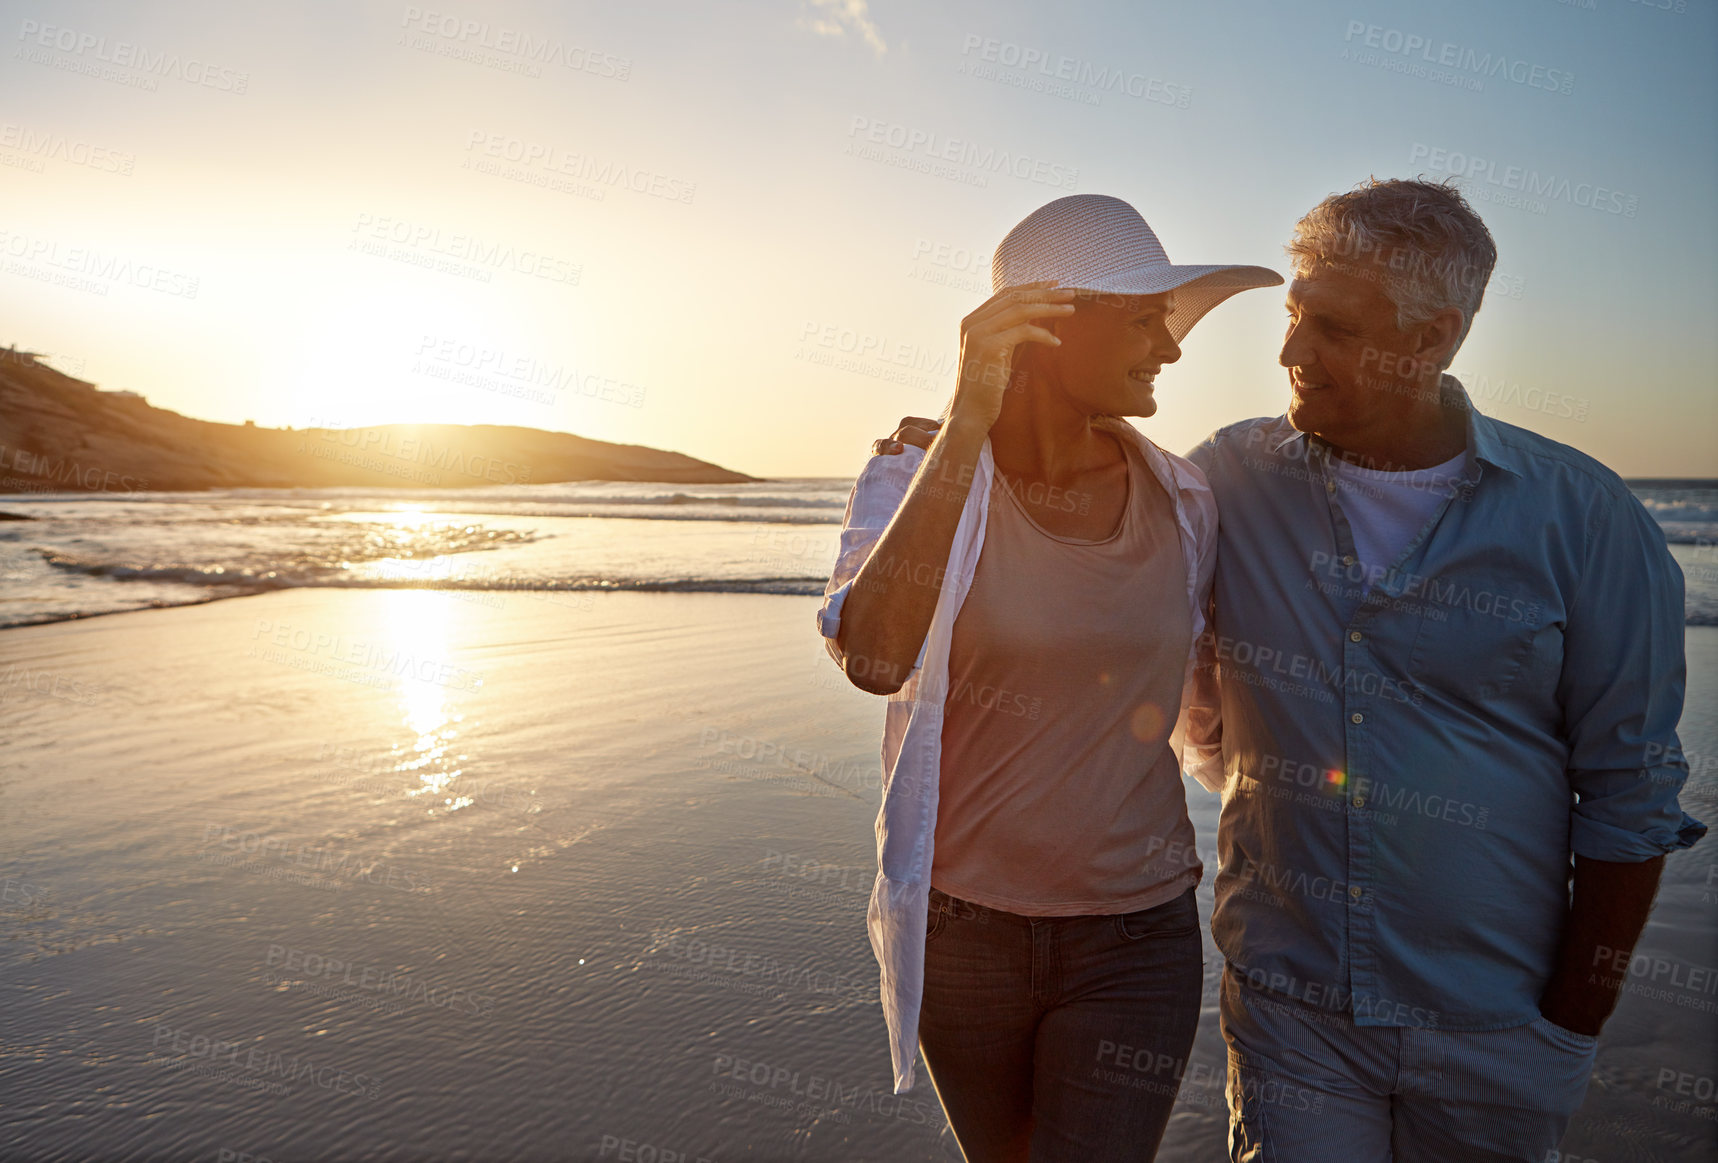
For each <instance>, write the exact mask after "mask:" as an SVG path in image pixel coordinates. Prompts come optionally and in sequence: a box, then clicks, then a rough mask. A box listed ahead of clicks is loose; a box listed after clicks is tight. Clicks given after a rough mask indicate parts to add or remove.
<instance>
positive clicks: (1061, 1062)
mask: <svg viewBox="0 0 1718 1163" xmlns="http://www.w3.org/2000/svg"><path fill="white" fill-rule="evenodd" d="M1203 976H1204V956H1203V952H1202V949H1201V946H1200V937H1199V906H1198V904H1197V903H1196V902H1195V899H1194V896H1193V890H1192V889H1191V888H1190V889H1188V890H1187V891H1186V892H1185V893H1183V894H1182V895H1181V896H1179V897H1177V898H1176V899H1174V900H1172V901H1170V902H1169V903H1167V904H1162V905H1158V906H1157V907H1156V908H1150V909H1141V910H1139V911H1138V912H1133V913H1111V914H1103V915H1095V916H1078V917H1027V916H1020V915H1019V914H1016V913H1007V912H1002V911H1001V910H999V909H991V908H986V907H984V906H983V905H975V904H972V903H970V902H968V901H963V900H961V899H959V898H958V897H952V896H949V895H948V894H947V893H945V892H942V891H940V890H938V889H934V888H933V889H931V893H930V917H929V920H928V921H927V922H926V926H925V993H924V1002H923V1005H922V1008H921V1010H920V1013H919V1050H920V1052H921V1053H922V1054H923V1055H924V1059H925V1066H926V1067H927V1068H928V1070H929V1073H930V1076H931V1083H932V1085H934V1086H935V1087H936V1092H937V1097H938V1098H939V1099H941V1100H942V1104H943V1110H944V1111H945V1112H947V1114H948V1119H949V1124H950V1125H951V1126H952V1127H953V1128H954V1133H955V1138H956V1139H957V1140H958V1141H959V1143H960V1148H961V1151H962V1153H963V1154H964V1155H965V1156H966V1158H967V1160H968V1163H1020V1161H1027V1160H1029V1161H1030V1163H1052V1161H1061V1160H1077V1161H1078V1163H1106V1161H1108V1160H1112V1159H1126V1160H1139V1159H1151V1158H1152V1157H1153V1156H1155V1155H1156V1154H1157V1145H1158V1143H1159V1142H1160V1141H1161V1140H1162V1138H1163V1129H1164V1127H1165V1126H1166V1125H1167V1124H1168V1122H1169V1111H1170V1108H1171V1107H1172V1106H1174V1104H1175V1094H1176V1090H1177V1088H1178V1087H1179V1085H1180V1079H1181V1074H1182V1071H1183V1070H1184V1069H1185V1067H1186V1062H1187V1054H1188V1051H1189V1050H1190V1049H1191V1048H1192V1045H1193V1032H1194V1030H1195V1028H1196V1027H1197V1026H1198V1024H1199V1001H1200V995H1201V990H1202V983H1203Z"/></svg>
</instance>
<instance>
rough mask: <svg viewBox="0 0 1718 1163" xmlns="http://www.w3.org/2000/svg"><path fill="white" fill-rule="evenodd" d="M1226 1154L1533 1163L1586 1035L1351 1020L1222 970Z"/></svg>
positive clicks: (1554, 1133)
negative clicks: (1226, 1064)
mask: <svg viewBox="0 0 1718 1163" xmlns="http://www.w3.org/2000/svg"><path fill="white" fill-rule="evenodd" d="M1221 1013H1222V1023H1223V1040H1224V1041H1225V1042H1226V1043H1227V1044H1228V1047H1229V1073H1228V1095H1229V1158H1230V1159H1231V1160H1233V1161H1234V1163H1335V1161H1337V1160H1341V1161H1342V1163H1383V1161H1393V1163H1421V1161H1425V1163H1434V1161H1436V1163H1445V1161H1448V1160H1461V1161H1462V1163H1501V1161H1503V1160H1510V1161H1524V1163H1525V1161H1531V1163H1541V1161H1542V1160H1544V1159H1545V1158H1547V1152H1550V1151H1552V1150H1553V1149H1554V1148H1556V1146H1557V1144H1558V1142H1559V1141H1560V1140H1561V1139H1562V1137H1563V1131H1564V1129H1565V1128H1566V1127H1567V1126H1568V1124H1569V1120H1570V1118H1572V1117H1573V1116H1574V1113H1575V1111H1576V1109H1577V1108H1578V1107H1579V1106H1580V1105H1581V1099H1582V1098H1583V1097H1584V1096H1585V1095H1586V1092H1587V1079H1588V1076H1589V1075H1590V1074H1591V1073H1592V1069H1593V1052H1594V1050H1595V1048H1596V1047H1597V1045H1598V1039H1596V1038H1591V1037H1588V1036H1587V1035H1585V1034H1577V1033H1574V1032H1573V1031H1570V1030H1565V1029H1563V1028H1562V1027H1561V1026H1554V1025H1552V1024H1551V1023H1550V1022H1548V1021H1546V1020H1545V1019H1544V1018H1536V1019H1534V1020H1533V1021H1532V1022H1529V1023H1528V1024H1527V1025H1525V1026H1517V1027H1515V1028H1514V1029H1509V1030H1484V1031H1462V1030H1439V1029H1435V1028H1426V1027H1422V1026H1356V1025H1355V1024H1354V1023H1353V1021H1352V1020H1351V1019H1350V1018H1349V1017H1348V1015H1347V1014H1345V1013H1342V1012H1340V1011H1335V1012H1333V1011H1331V1010H1323V1009H1319V1008H1317V1007H1315V1006H1310V1005H1307V1004H1305V1003H1304V1002H1299V1001H1296V1000H1295V999H1292V998H1286V997H1282V996H1281V995H1274V994H1271V993H1267V992H1265V991H1262V990H1259V989H1256V988H1254V987H1252V986H1249V985H1247V984H1246V982H1245V980H1244V979H1243V978H1242V977H1241V976H1240V975H1239V974H1237V973H1235V972H1234V971H1233V970H1225V972H1224V974H1223V988H1222V1001H1221Z"/></svg>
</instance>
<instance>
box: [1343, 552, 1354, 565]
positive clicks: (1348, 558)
mask: <svg viewBox="0 0 1718 1163" xmlns="http://www.w3.org/2000/svg"><path fill="white" fill-rule="evenodd" d="M1342 564H1343V565H1353V564H1354V555H1353V554H1352V553H1345V554H1343V555H1342Z"/></svg>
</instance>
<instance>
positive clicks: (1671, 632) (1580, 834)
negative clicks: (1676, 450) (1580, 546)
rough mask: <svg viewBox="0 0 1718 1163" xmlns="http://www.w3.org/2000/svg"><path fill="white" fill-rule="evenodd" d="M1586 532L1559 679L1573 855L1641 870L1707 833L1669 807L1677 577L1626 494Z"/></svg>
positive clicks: (1679, 670) (1676, 690) (1678, 758)
mask: <svg viewBox="0 0 1718 1163" xmlns="http://www.w3.org/2000/svg"><path fill="white" fill-rule="evenodd" d="M1588 528H1589V532H1588V535H1587V538H1586V542H1587V544H1586V554H1585V564H1584V569H1583V576H1582V582H1581V589H1580V592H1579V593H1578V594H1577V595H1576V597H1575V603H1574V605H1573V607H1572V608H1571V610H1570V612H1569V615H1568V620H1567V622H1566V624H1565V626H1564V631H1563V673H1562V677H1561V679H1560V681H1559V683H1558V695H1559V698H1560V700H1561V702H1562V705H1563V714H1564V724H1565V731H1566V732H1567V735H1568V740H1569V765H1568V773H1569V783H1570V786H1571V787H1572V789H1573V790H1574V793H1575V797H1576V802H1575V809H1574V821H1573V825H1572V828H1571V833H1570V847H1571V848H1572V849H1573V850H1574V852H1575V854H1576V855H1578V856H1585V857H1588V858H1590V859H1593V860H1608V861H1615V862H1618V863H1638V862H1640V861H1643V860H1651V859H1653V858H1654V857H1656V856H1662V855H1664V854H1665V853H1667V852H1674V851H1676V850H1677V849H1680V848H1688V847H1690V846H1692V845H1693V844H1694V843H1695V842H1696V841H1697V840H1699V839H1700V838H1701V837H1702V836H1704V835H1705V834H1706V825H1705V824H1703V823H1701V822H1700V821H1699V820H1696V819H1694V818H1693V817H1692V816H1689V815H1687V814H1685V813H1684V812H1683V811H1682V808H1681V806H1680V805H1679V804H1678V802H1677V794H1678V793H1679V792H1680V791H1681V789H1682V785H1683V782H1684V781H1685V780H1686V779H1687V778H1688V762H1687V760H1686V759H1685V758H1684V756H1683V753H1682V747H1681V745H1680V743H1679V742H1678V740H1677V735H1676V725H1677V721H1678V720H1679V719H1680V718H1681V717H1682V701H1683V691H1684V686H1685V681H1686V664H1685V662H1684V657H1683V637H1684V621H1685V618H1686V615H1685V613H1684V608H1683V584H1682V571H1681V570H1680V569H1679V568H1677V565H1676V562H1675V560H1674V559H1673V558H1672V557H1671V556H1670V551H1669V549H1668V548H1667V547H1666V545H1665V542H1664V534H1663V532H1662V531H1661V530H1660V529H1659V527H1658V524H1657V522H1655V521H1654V520H1653V519H1652V517H1651V516H1649V515H1648V514H1647V512H1646V510H1645V509H1644V508H1643V507H1642V506H1641V504H1640V502H1639V501H1637V500H1635V499H1634V498H1633V497H1630V496H1616V495H1614V494H1613V495H1610V496H1607V497H1605V498H1604V499H1603V500H1602V501H1601V502H1600V503H1599V505H1598V507H1597V508H1596V510H1595V512H1594V514H1593V516H1592V518H1591V519H1590V520H1589V522H1588Z"/></svg>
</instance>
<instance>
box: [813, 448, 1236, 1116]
mask: <svg viewBox="0 0 1718 1163" xmlns="http://www.w3.org/2000/svg"><path fill="white" fill-rule="evenodd" d="M1099 424H1100V425H1101V426H1102V427H1103V428H1104V429H1105V430H1106V431H1110V432H1114V433H1115V434H1116V435H1117V436H1119V437H1121V438H1123V439H1131V440H1133V441H1135V442H1136V443H1137V444H1138V445H1139V447H1140V450H1141V451H1142V453H1143V454H1144V457H1145V463H1146V464H1147V465H1149V466H1150V468H1151V471H1152V475H1153V476H1155V477H1156V478H1157V481H1158V483H1159V484H1161V485H1162V486H1163V489H1164V492H1166V493H1167V494H1168V495H1169V497H1170V499H1171V500H1172V501H1173V502H1174V505H1175V521H1176V526H1177V529H1178V531H1179V534H1180V541H1181V552H1182V558H1183V560H1184V561H1185V562H1186V563H1187V593H1186V600H1187V602H1188V605H1189V607H1190V609H1191V611H1192V615H1193V646H1192V648H1191V649H1190V650H1189V651H1188V657H1187V665H1186V669H1185V672H1184V674H1183V678H1182V692H1181V708H1180V713H1179V715H1178V716H1177V720H1176V724H1175V729H1174V731H1173V733H1172V734H1171V735H1170V737H1169V746H1170V747H1171V749H1172V750H1173V751H1174V753H1175V755H1176V758H1177V761H1178V762H1180V763H1182V764H1183V766H1184V767H1185V768H1186V769H1187V771H1188V772H1189V774H1192V775H1194V776H1195V778H1198V779H1199V780H1200V781H1201V782H1202V783H1203V784H1204V785H1205V786H1206V787H1208V788H1210V789H1211V790H1212V791H1216V790H1219V789H1220V788H1221V787H1222V774H1221V758H1220V755H1219V743H1218V742H1217V740H1218V739H1219V735H1220V732H1219V730H1218V724H1217V721H1216V717H1217V714H1218V700H1217V695H1216V691H1215V688H1214V685H1213V683H1212V681H1211V680H1212V674H1213V672H1212V668H1211V666H1210V659H1209V658H1208V657H1203V656H1202V654H1201V651H1202V650H1206V649H1208V648H1209V644H1210V641H1211V636H1210V635H1209V634H1207V633H1206V632H1205V629H1206V627H1205V607H1206V604H1207V602H1208V599H1209V595H1210V592H1211V575H1212V569H1213V567H1214V565H1215V564H1216V550H1217V507H1216V504H1215V502H1214V500H1213V498H1212V495H1211V490H1210V488H1209V487H1207V486H1206V484H1205V478H1204V476H1203V474H1201V473H1200V471H1199V470H1198V469H1197V468H1195V467H1193V465H1192V464H1191V463H1189V462H1188V461H1186V460H1184V459H1182V458H1181V457H1178V456H1173V455H1171V454H1170V453H1167V452H1164V451H1163V450H1162V449H1160V448H1158V447H1157V446H1156V445H1155V444H1153V443H1152V442H1151V441H1150V440H1147V439H1146V438H1145V437H1144V436H1143V435H1141V434H1140V432H1139V430H1138V429H1136V428H1134V427H1133V426H1132V425H1131V424H1127V423H1125V422H1123V421H1119V420H1116V421H1099ZM924 456H925V454H924V452H923V451H922V450H920V449H918V448H913V447H908V448H907V449H906V450H905V451H904V452H902V453H899V454H896V455H892V456H874V457H872V458H871V460H870V462H869V463H867V464H866V466H865V469H864V471H863V472H861V473H860V474H859V479H858V480H857V481H855V482H854V484H853V492H852V494H851V495H850V496H849V497H848V499H847V515H846V519H845V521H844V522H843V525H842V529H841V547H840V553H839V556H838V557H837V558H836V562H835V569H834V572H833V573H832V574H831V575H830V578H829V585H828V587H827V589H826V590H825V596H824V600H823V605H822V607H821V608H820V609H819V611H818V615H817V621H818V628H819V629H820V630H821V631H822V633H823V636H824V637H825V638H826V639H828V642H827V643H826V644H827V646H828V648H829V652H830V655H831V656H832V657H834V658H835V660H836V661H837V662H838V663H839V662H840V661H841V654H840V651H839V650H838V649H837V647H836V645H835V638H836V636H837V635H838V634H839V633H840V630H841V608H842V606H843V604H844V603H845V602H846V600H847V594H848V591H849V590H851V589H852V586H853V580H854V578H855V577H856V576H857V575H858V573H859V569H860V567H861V566H863V565H864V564H865V560H866V559H867V558H868V557H869V556H870V555H871V550H872V548H873V547H874V546H875V545H876V544H877V541H878V539H879V538H881V537H882V535H883V531H884V529H886V528H887V527H888V525H889V522H890V520H891V519H892V518H893V517H894V515H895V511H896V510H897V509H899V508H900V505H901V502H902V501H903V500H904V499H905V498H906V494H907V488H908V485H910V484H911V483H912V480H913V477H914V475H915V474H916V473H917V471H918V468H919V465H920V463H921V462H922V461H923V460H924ZM994 472H995V462H994V460H993V459H992V456H991V451H990V442H989V441H988V440H986V441H985V443H984V447H983V448H982V449H981V450H980V452H979V457H978V466H977V470H976V472H975V473H974V475H973V478H972V481H971V484H970V487H969V488H968V491H967V496H966V503H965V507H964V508H963V509H962V510H961V515H960V522H959V524H958V525H957V526H956V528H955V533H954V541H953V544H952V545H951V546H950V548H949V557H948V564H947V568H946V570H945V572H944V573H943V576H942V578H941V589H940V593H939V595H938V597H937V605H936V612H935V613H934V614H933V615H932V617H931V625H930V629H929V631H928V632H927V633H926V635H925V642H924V645H923V647H921V649H920V651H919V657H918V661H917V662H916V663H915V664H914V668H913V671H912V673H911V674H910V675H909V676H908V678H907V681H906V682H905V683H904V684H903V685H902V686H901V689H900V690H898V691H896V692H895V693H894V694H892V695H890V696H889V704H888V708H887V711H886V713H885V717H884V724H883V772H884V783H883V806H882V810H881V811H880V812H879V813H878V816H877V863H878V872H877V879H876V882H875V884H874V885H873V886H872V889H871V904H870V908H869V910H868V912H867V916H866V927H867V929H868V931H869V933H870V937H871V949H872V951H873V952H874V953H875V954H876V956H877V963H878V965H879V966H880V967H881V971H882V974H881V989H882V1003H883V1016H884V1019H885V1020H886V1021H887V1023H888V1026H889V1051H890V1055H891V1058H892V1061H893V1065H894V1072H895V1093H896V1094H903V1093H905V1092H906V1091H908V1090H911V1089H912V1087H913V1082H914V1078H913V1064H914V1058H915V1056H916V1054H917V1052H918V1030H919V1004H920V1001H921V998H922V996H923V993H924V976H925V921H926V914H927V912H928V909H927V903H926V902H927V897H928V895H929V892H930V886H931V856H932V843H933V840H934V838H935V835H936V819H937V790H938V780H939V778H940V775H941V772H942V726H943V704H944V701H945V700H946V698H947V695H948V662H949V644H950V642H951V640H952V638H953V634H954V624H955V619H956V618H958V617H959V615H960V608H961V604H962V602H964V601H965V599H966V595H967V593H968V592H969V591H970V590H971V589H972V581H973V575H974V573H975V572H976V570H977V568H978V559H979V554H980V551H981V550H982V549H983V547H984V526H985V521H986V519H987V517H988V515H989V506H990V486H991V480H992V478H993V476H994ZM1202 657H1203V661H1204V665H1199V664H1200V662H1201V659H1202ZM1189 738H1198V739H1201V740H1206V741H1208V742H1206V743H1205V744H1204V745H1203V746H1202V747H1184V744H1185V742H1186V740H1188V739H1189Z"/></svg>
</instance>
